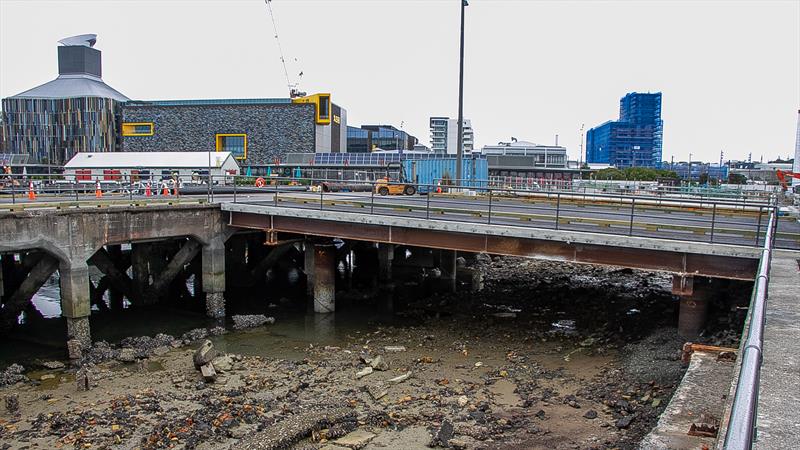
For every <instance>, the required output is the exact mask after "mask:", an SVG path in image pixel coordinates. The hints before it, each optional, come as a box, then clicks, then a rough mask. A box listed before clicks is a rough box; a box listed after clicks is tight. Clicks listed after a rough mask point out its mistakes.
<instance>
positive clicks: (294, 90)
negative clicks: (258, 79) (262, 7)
mask: <svg viewBox="0 0 800 450" xmlns="http://www.w3.org/2000/svg"><path fill="white" fill-rule="evenodd" d="M264 3H266V4H267V9H268V10H269V17H270V19H271V20H272V29H273V30H274V31H275V42H277V43H278V52H279V53H280V55H281V64H283V74H284V75H285V76H286V85H287V86H288V88H289V97H290V98H297V97H304V96H305V95H306V93H305V92H300V90H299V89H298V86H299V85H300V83H299V82H297V83H292V80H291V79H290V78H289V70H288V69H287V68H286V58H284V56H283V47H282V46H281V40H280V38H279V37H278V25H277V24H276V23H275V13H274V12H273V11H272V0H264ZM298 76H299V77H300V78H302V77H303V72H302V71H301V72H300V73H299V74H298Z"/></svg>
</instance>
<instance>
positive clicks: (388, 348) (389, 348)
mask: <svg viewBox="0 0 800 450" xmlns="http://www.w3.org/2000/svg"><path fill="white" fill-rule="evenodd" d="M383 349H384V350H385V351H387V352H389V353H396V352H404V351H406V348H405V347H404V346H402V345H387V346H386V347H383Z"/></svg>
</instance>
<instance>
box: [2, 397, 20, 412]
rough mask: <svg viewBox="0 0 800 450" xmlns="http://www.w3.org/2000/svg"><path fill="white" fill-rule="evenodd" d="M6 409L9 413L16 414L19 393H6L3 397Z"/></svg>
mask: <svg viewBox="0 0 800 450" xmlns="http://www.w3.org/2000/svg"><path fill="white" fill-rule="evenodd" d="M5 404H6V411H8V413H9V414H16V413H18V412H19V395H17V394H14V393H12V394H7V395H6V397H5Z"/></svg>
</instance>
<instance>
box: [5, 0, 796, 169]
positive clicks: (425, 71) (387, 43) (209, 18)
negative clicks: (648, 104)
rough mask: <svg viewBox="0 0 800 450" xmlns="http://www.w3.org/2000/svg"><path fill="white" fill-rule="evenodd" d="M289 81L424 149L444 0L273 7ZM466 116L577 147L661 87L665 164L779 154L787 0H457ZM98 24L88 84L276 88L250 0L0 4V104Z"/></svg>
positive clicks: (254, 91) (447, 68)
mask: <svg viewBox="0 0 800 450" xmlns="http://www.w3.org/2000/svg"><path fill="white" fill-rule="evenodd" d="M272 8H273V11H274V13H275V18H276V21H277V25H278V31H279V36H280V40H281V44H282V45H283V49H284V53H285V55H286V60H287V63H288V70H289V75H290V77H291V78H292V81H293V82H295V81H297V80H298V77H297V74H298V73H299V72H300V71H302V72H303V73H304V76H303V77H302V80H301V82H300V88H301V89H302V90H304V91H307V92H308V93H314V92H331V93H332V97H333V101H334V102H335V103H337V104H339V105H341V106H342V107H344V108H345V109H347V112H348V123H349V124H350V125H356V126H357V125H361V124H377V123H382V124H392V125H395V126H397V127H400V125H401V123H402V124H403V128H404V129H405V130H406V131H408V132H410V133H412V134H414V135H415V136H417V137H418V138H419V139H420V141H421V142H422V143H424V144H426V145H430V142H429V140H430V139H429V131H428V118H429V117H430V116H432V115H449V116H450V117H456V116H457V112H458V103H457V102H458V26H459V0H273V1H272ZM466 29H467V34H466V51H465V53H466V55H465V56H466V62H465V88H464V114H465V117H466V118H469V119H471V120H472V125H473V127H474V129H475V140H476V144H477V146H479V147H480V146H483V145H486V144H495V143H497V142H498V141H508V140H509V139H510V137H511V136H514V137H516V138H518V139H520V140H523V139H524V140H530V141H533V142H537V143H547V144H550V143H553V142H554V140H555V135H556V134H558V135H559V143H560V144H562V145H565V146H566V147H567V148H568V151H569V154H570V156H571V157H572V158H577V155H578V149H579V143H580V128H581V124H582V123H585V125H586V129H589V128H591V127H592V126H596V125H599V124H600V123H602V122H605V121H606V120H610V119H616V118H617V116H618V113H619V99H620V97H622V96H623V95H624V94H625V93H627V92H632V91H638V92H648V91H649V92H656V91H660V92H662V93H663V119H664V159H665V160H669V158H670V156H673V155H674V156H675V160H676V161H678V160H685V159H687V158H688V154H689V153H692V154H693V159H695V160H697V159H704V160H710V161H717V160H719V152H720V150H724V151H725V159H726V160H727V159H729V158H731V159H746V158H747V155H748V153H750V152H752V154H753V159H754V160H758V159H759V158H760V157H761V156H762V155H763V157H764V159H765V160H767V159H773V158H775V157H777V156H784V157H785V156H787V155H789V154H791V153H793V152H794V145H795V143H794V140H795V131H796V125H797V110H798V108H800V0H787V1H688V0H687V1H668V2H655V1H640V2H633V1H536V0H518V1H511V0H470V6H469V7H467V19H466ZM83 33H97V34H98V41H97V45H96V46H95V48H98V49H99V50H101V51H102V52H103V79H104V80H105V81H106V82H107V83H108V84H109V85H111V86H112V87H114V88H115V89H117V90H119V91H120V92H122V93H123V94H125V95H127V96H128V97H130V98H133V99H141V100H155V99H188V98H247V97H287V96H288V89H287V86H286V84H287V83H286V78H285V76H284V73H283V69H282V66H281V63H280V57H279V52H278V48H277V45H276V41H275V37H274V33H273V30H272V23H271V22H270V17H269V13H268V10H267V7H266V5H265V4H264V2H263V0H248V1H244V0H239V1H233V0H225V1H222V0H195V1H188V0H186V1H182V0H172V1H168V0H167V1H164V0H151V1H147V0H137V1H113V0H96V1H88V0H85V1H68V0H64V1H37V0H24V1H22V0H0V97H8V96H11V95H14V94H17V93H19V92H22V91H24V90H27V89H29V88H32V87H34V86H36V85H39V84H41V83H44V82H47V81H49V80H51V79H53V78H55V76H56V74H57V61H56V49H55V47H56V45H57V43H56V41H57V40H58V39H60V38H63V37H66V36H71V35H75V34H83Z"/></svg>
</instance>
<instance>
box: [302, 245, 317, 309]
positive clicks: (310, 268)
mask: <svg viewBox="0 0 800 450" xmlns="http://www.w3.org/2000/svg"><path fill="white" fill-rule="evenodd" d="M314 270H316V269H315V267H314V244H313V243H312V242H311V241H305V242H304V243H303V272H305V274H306V295H308V298H313V297H314Z"/></svg>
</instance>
